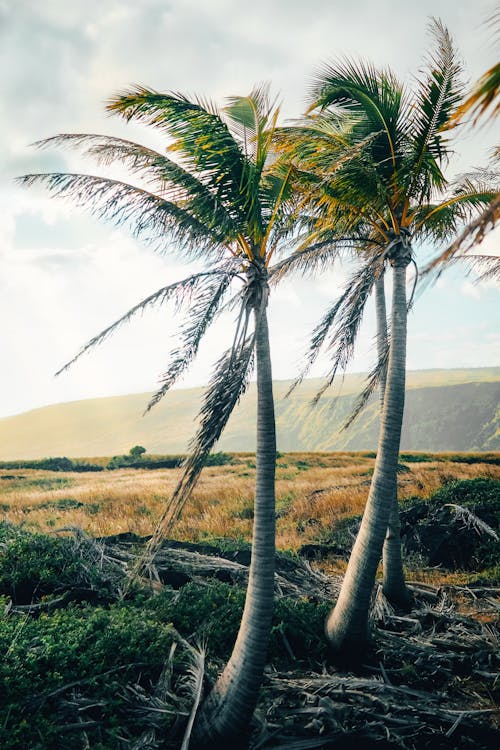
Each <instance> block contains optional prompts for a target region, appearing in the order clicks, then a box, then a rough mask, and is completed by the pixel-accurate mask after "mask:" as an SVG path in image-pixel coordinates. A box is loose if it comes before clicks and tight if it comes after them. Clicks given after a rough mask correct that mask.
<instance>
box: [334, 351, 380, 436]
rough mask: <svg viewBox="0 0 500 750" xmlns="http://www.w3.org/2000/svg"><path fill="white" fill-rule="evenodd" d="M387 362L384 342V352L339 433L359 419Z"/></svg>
mask: <svg viewBox="0 0 500 750" xmlns="http://www.w3.org/2000/svg"><path fill="white" fill-rule="evenodd" d="M388 361H389V341H388V340H385V342H384V351H383V352H382V354H381V356H380V357H379V358H378V359H377V363H376V364H375V367H374V368H373V369H372V370H371V372H370V373H369V375H368V377H367V379H366V382H365V386H364V388H363V390H362V391H361V393H360V394H359V396H358V398H357V399H356V403H355V404H354V408H353V410H352V412H351V414H350V415H349V417H348V418H347V419H346V421H345V422H344V424H343V425H342V428H341V432H343V431H344V430H348V429H349V427H350V426H351V425H352V424H353V422H355V421H356V419H357V418H358V417H359V415H360V414H361V412H362V411H363V409H364V408H365V406H366V405H367V403H368V401H369V400H370V397H371V396H372V394H373V393H374V391H375V389H376V388H377V386H378V385H379V383H380V382H381V381H382V380H383V379H384V377H385V373H386V371H387V363H388Z"/></svg>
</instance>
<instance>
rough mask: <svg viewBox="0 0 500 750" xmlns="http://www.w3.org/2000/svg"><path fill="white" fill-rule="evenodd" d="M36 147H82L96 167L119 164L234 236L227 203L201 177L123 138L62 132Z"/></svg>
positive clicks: (235, 228)
mask: <svg viewBox="0 0 500 750" xmlns="http://www.w3.org/2000/svg"><path fill="white" fill-rule="evenodd" d="M33 145H34V146H35V147H37V148H48V147H52V146H60V147H65V148H83V149H85V150H84V154H85V155H86V156H90V157H93V158H94V159H95V160H96V161H97V163H98V164H99V165H103V166H109V165H112V164H115V163H116V162H121V163H122V164H123V165H124V166H125V167H127V169H128V171H129V172H130V173H131V174H134V175H139V177H141V179H143V180H144V181H145V182H146V183H147V184H148V185H149V186H151V189H152V191H153V192H154V193H156V194H159V195H161V197H162V198H164V199H166V200H169V201H171V202H174V203H175V204H176V205H178V206H180V207H181V208H183V209H184V210H189V211H190V213H191V214H192V215H193V216H196V217H197V218H198V219H199V220H200V221H202V222H203V223H204V224H206V225H207V226H212V227H218V228H219V229H220V230H222V231H223V233H224V234H225V235H226V236H227V238H231V237H236V236H237V234H238V231H239V226H238V221H239V220H240V218H241V217H239V216H238V215H237V214H235V212H234V209H233V206H232V205H231V204H228V205H225V204H224V203H223V201H222V200H221V196H220V195H219V194H218V192H215V191H213V190H211V189H210V187H209V186H208V185H205V184H204V182H203V175H200V176H199V177H196V176H194V175H193V174H191V173H190V172H189V171H187V170H186V169H184V168H183V167H182V166H180V164H177V162H175V161H173V160H172V159H169V158H168V157H167V156H165V155H163V154H161V153H159V152H157V151H154V150H153V149H150V148H147V147H146V146H142V145H141V144H138V143H134V142H133V141H129V140H126V139H123V138H116V137H112V136H105V135H87V134H81V133H63V134H60V135H56V136H53V137H51V138H46V139H45V140H43V141H37V142H36V143H34V144H33Z"/></svg>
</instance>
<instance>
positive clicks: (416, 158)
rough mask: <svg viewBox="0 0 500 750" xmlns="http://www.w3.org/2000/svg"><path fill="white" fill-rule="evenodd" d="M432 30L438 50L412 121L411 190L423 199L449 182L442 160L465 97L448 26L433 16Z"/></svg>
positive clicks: (422, 82) (422, 81)
mask: <svg viewBox="0 0 500 750" xmlns="http://www.w3.org/2000/svg"><path fill="white" fill-rule="evenodd" d="M430 31H431V34H432V35H433V37H434V38H435V40H436V47H437V49H436V51H435V52H434V53H433V54H432V55H431V56H430V57H429V60H428V63H427V70H426V71H425V72H424V77H423V78H421V79H420V80H419V87H418V91H417V94H416V98H415V101H414V104H413V106H412V108H411V114H410V118H409V123H408V130H409V134H410V138H411V151H410V154H409V155H408V163H407V169H408V172H409V175H410V180H411V182H410V186H409V188H408V192H409V193H410V194H411V195H415V194H416V192H418V194H419V196H420V199H421V200H423V199H424V198H425V197H427V198H428V196H429V194H430V190H431V189H432V188H434V187H438V188H441V187H443V186H444V184H445V179H444V176H443V174H442V172H441V170H440V169H439V166H438V165H439V163H440V162H442V161H443V159H444V158H445V157H446V156H447V153H448V151H447V148H446V144H447V141H446V138H445V136H444V135H443V133H444V132H445V131H446V130H447V129H449V127H450V124H449V118H450V115H451V113H452V112H453V109H454V108H455V107H456V106H457V104H458V103H459V101H460V98H461V90H462V84H461V81H460V80H459V76H460V73H461V66H460V64H459V63H458V61H457V56H456V52H455V50H454V48H453V43H452V40H451V37H450V34H449V32H448V29H447V28H446V27H445V26H443V24H442V23H441V22H440V21H439V20H437V19H433V20H432V22H431V25H430Z"/></svg>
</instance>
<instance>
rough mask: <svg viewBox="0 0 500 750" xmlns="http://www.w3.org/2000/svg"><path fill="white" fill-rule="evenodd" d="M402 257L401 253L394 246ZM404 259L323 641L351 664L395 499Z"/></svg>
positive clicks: (364, 633) (398, 263) (363, 637)
mask: <svg viewBox="0 0 500 750" xmlns="http://www.w3.org/2000/svg"><path fill="white" fill-rule="evenodd" d="M399 248H400V249H402V250H403V251H404V250H406V248H403V247H402V244H399ZM408 262H409V253H408V252H402V253H400V254H399V255H398V256H397V257H396V258H395V259H394V260H393V276H394V283H393V293H392V319H391V348H390V354H389V364H388V368H387V385H386V392H385V398H384V409H383V412H382V421H381V427H380V437H379V443H378V449H377V458H376V461H375V469H374V473H373V478H372V483H371V486H370V492H369V495H368V501H367V504H366V508H365V512H364V514H363V520H362V522H361V527H360V530H359V533H358V536H357V538H356V542H355V544H354V547H353V550H352V553H351V557H350V560H349V565H348V567H347V571H346V574H345V577H344V581H343V584H342V588H341V590H340V594H339V598H338V600H337V603H336V605H335V608H334V609H333V611H332V612H331V613H330V615H329V617H328V619H327V622H326V626H325V629H326V635H327V638H328V640H329V642H330V645H331V647H332V650H333V652H334V655H335V656H336V658H337V659H340V660H342V661H355V660H356V659H359V657H360V656H361V652H362V647H363V646H364V645H365V643H366V641H367V638H368V613H369V607H370V597H371V592H372V589H373V584H374V581H375V575H376V572H377V566H378V563H379V561H380V556H381V553H382V545H383V542H384V538H385V535H386V531H387V524H388V521H389V513H390V510H391V505H390V503H389V502H388V498H389V499H390V498H393V497H395V495H396V487H397V485H396V479H397V465H398V455H399V442H400V437H401V423H402V420H403V409H404V397H405V365H406V317H407V309H406V266H407V265H408Z"/></svg>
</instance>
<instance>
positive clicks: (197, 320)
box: [146, 272, 231, 412]
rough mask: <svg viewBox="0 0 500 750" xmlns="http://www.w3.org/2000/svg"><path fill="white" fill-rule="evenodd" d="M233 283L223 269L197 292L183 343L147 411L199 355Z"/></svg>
mask: <svg viewBox="0 0 500 750" xmlns="http://www.w3.org/2000/svg"><path fill="white" fill-rule="evenodd" d="M230 282H231V275H230V274H228V273H223V272H222V273H219V274H217V275H216V276H212V277H211V278H210V280H209V283H207V284H205V285H204V286H202V287H201V288H200V289H199V290H198V291H197V294H196V297H195V298H194V300H193V304H192V305H191V307H190V309H189V318H188V321H187V323H186V324H185V325H184V326H183V327H182V329H181V331H180V339H181V345H180V346H179V347H177V348H176V349H175V350H174V351H173V352H172V355H171V356H172V359H171V362H170V363H169V366H168V370H167V372H165V373H164V374H163V375H162V377H161V387H160V388H159V389H158V390H157V391H156V393H155V394H154V396H153V397H152V398H151V400H150V401H149V403H148V405H147V408H146V412H148V411H150V409H152V408H153V406H155V405H156V404H157V403H158V402H159V401H161V399H162V398H163V396H164V395H165V394H166V393H167V392H168V391H169V390H170V388H171V387H172V386H173V385H174V384H175V383H176V382H177V381H178V379H179V378H180V377H181V375H182V374H183V373H184V372H185V371H186V369H187V368H188V367H189V365H190V364H191V362H192V361H193V359H194V358H195V357H196V355H197V353H198V349H199V347H200V343H201V340H202V339H203V336H204V335H205V333H206V331H207V329H208V327H209V326H210V324H211V323H212V322H213V320H214V318H215V316H216V315H217V313H218V312H219V309H220V307H221V305H222V303H223V301H224V297H225V295H226V292H227V291H228V288H229V284H230Z"/></svg>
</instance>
